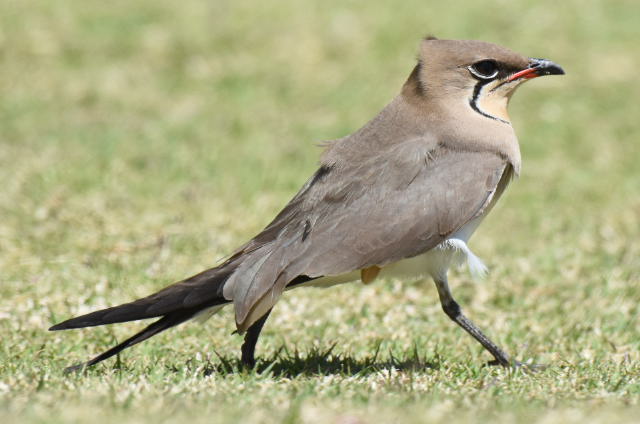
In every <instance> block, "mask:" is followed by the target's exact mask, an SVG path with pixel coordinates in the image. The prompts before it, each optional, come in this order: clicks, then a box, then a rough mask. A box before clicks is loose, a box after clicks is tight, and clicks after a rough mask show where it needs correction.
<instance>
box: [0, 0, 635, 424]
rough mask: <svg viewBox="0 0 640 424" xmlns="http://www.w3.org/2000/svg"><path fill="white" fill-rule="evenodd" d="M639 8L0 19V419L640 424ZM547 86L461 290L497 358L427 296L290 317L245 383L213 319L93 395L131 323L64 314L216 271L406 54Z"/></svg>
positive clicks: (450, 7)
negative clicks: (460, 53) (480, 266)
mask: <svg viewBox="0 0 640 424" xmlns="http://www.w3.org/2000/svg"><path fill="white" fill-rule="evenodd" d="M639 21H640V5H638V4H637V1H636V0H619V1H616V2H611V1H605V0H581V1H577V0H568V1H565V2H557V1H546V0H540V1H521V2H507V1H502V0H487V1H483V2H423V1H417V0H411V1H404V2H401V3H396V2H382V1H369V2H366V3H365V2H356V1H346V2H345V1H334V0H330V1H325V2H314V3H311V2H299V1H293V0H281V1H263V2H251V4H249V2H233V1H229V0H220V1H216V2H200V1H196V0H184V1H181V2H172V1H167V0H159V1H158V0H156V1H153V2H152V1H141V2H125V1H120V0H116V1H113V2H98V1H69V2H64V3H62V2H50V1H45V0H40V1H38V0H31V1H25V2H19V1H6V2H3V3H2V4H0V93H1V95H0V181H1V182H2V190H0V269H1V270H2V274H1V277H0V281H1V284H0V299H1V300H0V334H1V335H2V341H1V342H0V421H2V422H6V423H8V422H12V423H14V422H16V423H17V422H33V423H38V422H43V423H44V422H46V423H56V422H65V423H67V422H92V423H96V424H98V423H102V422H113V421H116V420H118V421H120V422H123V423H133V422H163V423H164V422H185V421H186V420H189V421H190V422H193V423H199V422H212V421H213V422H219V421H221V422H236V421H246V422H274V421H280V422H291V423H293V422H299V421H303V422H310V423H314V422H317V423H320V422H322V423H325V422H337V423H360V422H363V423H364V422H410V423H411V422H415V423H419V422H429V423H431V422H434V423H444V422H447V423H451V422H486V421H492V422H496V423H510V422H540V423H542V422H544V423H547V422H550V423H554V422H558V423H578V422H580V423H582V422H603V423H604V422H612V421H614V422H635V421H637V417H638V416H640V377H639V376H640V353H639V350H640V323H639V322H638V304H639V303H640V288H639V287H638V281H639V280H640V243H639V242H638V239H639V236H640V218H639V217H640V195H639V194H638V193H639V192H638V187H640V168H639V167H638V165H637V161H638V157H639V155H640V148H639V147H638V146H639V145H638V140H639V138H640V130H639V128H638V116H640V103H638V101H637V99H638V98H640V83H639V82H638V78H637V69H638V67H639V66H640V55H639V53H638V49H637V40H638V39H639V38H640V26H638V22H639ZM428 33H433V34H436V35H438V36H440V37H442V38H473V39H483V40H487V41H493V42H497V43H500V44H504V45H507V46H509V47H511V48H513V49H515V50H517V51H520V52H522V53H524V54H528V55H530V56H534V57H548V58H550V59H552V60H554V61H556V62H558V63H560V64H562V65H563V66H564V67H565V69H566V71H567V75H566V77H563V78H559V77H554V78H548V79H541V80H537V81H534V82H531V83H528V84H527V86H526V87H524V88H522V89H521V90H520V91H519V92H518V94H517V95H516V96H515V98H514V100H513V102H512V105H511V111H510V112H511V116H512V120H513V122H514V126H515V127H516V130H517V132H518V134H519V137H520V142H521V148H522V153H523V159H524V166H523V173H522V177H521V178H520V179H519V180H518V181H517V183H516V184H513V185H512V186H511V187H510V188H509V191H508V193H507V195H506V196H505V197H504V198H503V199H502V200H501V202H500V204H499V206H498V207H497V208H496V209H495V210H494V211H493V212H492V214H491V216H490V217H489V218H488V220H486V222H485V223H484V225H483V226H482V227H481V229H480V230H479V231H478V233H477V234H476V235H475V236H474V238H473V239H472V241H471V245H472V247H473V249H474V251H475V252H476V253H477V254H479V256H480V257H482V258H484V260H485V261H486V262H487V263H488V265H489V266H490V268H491V273H490V275H489V277H488V278H487V279H486V280H485V281H483V282H479V283H474V282H472V281H471V280H470V279H469V277H468V275H467V274H466V272H456V273H454V275H452V278H451V281H452V284H453V290H454V293H455V294H456V295H457V297H458V298H459V300H460V303H461V304H462V305H463V307H464V308H465V309H466V311H467V312H468V314H469V315H470V316H471V317H472V318H473V319H474V320H475V321H476V322H477V323H478V324H479V325H480V326H481V327H482V328H484V329H485V330H486V331H487V332H488V333H489V334H490V335H491V336H493V338H494V339H495V340H496V341H497V342H499V344H500V345H502V346H504V347H505V349H507V350H508V351H509V352H511V353H512V354H513V355H514V356H515V357H517V358H518V359H520V360H524V361H533V362H539V363H545V364H549V365H550V367H549V368H548V369H547V370H546V371H543V372H539V373H536V374H526V373H522V372H519V371H518V372H511V371H507V370H503V369H496V368H489V367H484V366H483V364H484V363H485V362H486V361H487V360H488V359H490V358H489V357H488V355H487V354H486V353H484V352H483V351H482V349H481V348H480V347H479V346H478V345H477V343H475V342H474V341H473V340H472V339H471V338H470V337H468V336H467V335H466V334H464V332H463V331H462V330H460V329H458V328H456V327H455V326H454V325H453V324H452V323H451V322H449V320H448V319H447V318H446V317H445V316H444V314H443V313H442V312H441V310H440V307H439V305H438V302H437V294H436V292H435V289H434V287H433V286H432V283H431V282H428V281H378V282H376V283H375V284H372V285H370V286H366V287H364V286H362V285H359V284H354V285H350V286H344V287H337V288H333V289H331V290H328V291H318V290H313V289H306V290H295V291H293V292H290V293H288V294H287V295H286V296H285V297H284V298H283V300H282V301H281V302H280V303H279V304H278V306H277V308H276V309H275V311H274V313H273V314H272V318H271V319H270V321H269V322H268V324H267V326H266V329H265V331H264V335H263V338H262V339H261V341H260V344H259V346H258V355H259V356H260V358H261V359H260V361H259V371H260V372H242V371H240V370H239V369H238V363H237V357H238V355H239V346H240V344H241V338H240V337H238V336H231V335H230V333H231V332H232V330H233V319H232V316H231V314H230V311H224V312H223V313H222V314H220V315H219V316H217V317H216V318H215V319H212V320H210V321H209V322H207V323H206V325H204V326H200V325H197V324H186V325H184V326H182V327H179V328H178V329H174V330H172V331H170V332H167V333H165V334H163V335H160V336H158V337H156V338H154V339H152V340H151V341H148V342H146V343H144V344H142V345H139V346H137V347H135V348H133V349H131V350H129V351H126V352H125V353H123V354H122V355H121V356H120V357H119V358H118V360H112V361H109V362H107V363H105V364H103V365H101V366H98V367H96V368H94V369H91V370H89V371H88V372H87V373H86V374H82V375H71V376H65V375H63V374H62V369H63V368H64V367H65V366H67V365H69V364H71V363H74V362H77V361H79V360H82V359H86V358H87V357H89V356H90V355H92V354H95V353H97V352H99V351H101V350H104V349H105V348H107V347H108V346H111V345H112V344H113V343H115V341H116V340H122V339H123V338H125V337H126V336H127V335H129V334H131V333H132V332H134V331H135V329H137V328H139V327H140V324H139V323H132V324H123V325H118V326H112V327H109V328H95V329H88V330H81V331H73V332H61V333H49V332H47V331H46V328H47V327H49V326H50V325H51V324H52V323H54V322H57V321H59V320H61V319H64V318H66V317H69V316H71V315H75V314H79V313H82V312H87V311H90V310H94V309H97V308H101V307H105V306H107V305H114V304H117V303H120V302H125V301H128V300H131V299H133V298H136V297H138V296H142V295H145V294H148V293H150V292H152V291H154V290H156V289H159V288H161V287H163V286H165V285H166V284H169V283H171V282H173V281H175V280H178V279H181V278H183V277H185V276H188V275H191V274H193V273H195V272H198V271H200V270H202V269H204V268H206V267H208V266H211V265H213V264H215V263H216V262H217V261H218V260H219V259H220V258H222V257H223V256H225V255H226V254H228V253H230V252H231V251H232V250H233V249H234V248H235V247H237V246H238V245H239V244H240V243H242V242H243V241H245V240H246V239H247V238H248V237H251V236H252V235H253V234H255V233H256V232H257V231H259V230H260V229H261V228H262V227H263V226H264V225H265V224H266V223H267V222H268V220H269V219H270V218H271V217H272V216H273V215H274V214H275V213H276V212H277V211H278V210H279V208H281V207H282V205H284V203H285V202H286V201H287V200H288V199H289V198H290V197H291V196H292V195H293V193H295V191H296V190H297V188H298V187H299V186H300V185H301V184H302V183H303V182H304V181H305V179H306V178H307V177H308V176H309V175H310V174H311V173H312V172H313V171H314V168H315V166H316V163H317V160H318V156H319V149H318V148H317V147H316V146H315V145H314V143H315V142H318V141H321V140H327V139H333V138H337V137H340V136H343V135H345V134H348V133H350V132H352V131H353V130H355V129H357V128H358V127H359V126H360V125H362V124H363V123H364V122H366V121H367V120H368V119H369V118H370V117H372V116H373V115H374V114H375V113H376V112H377V111H378V110H379V109H380V108H381V107H382V106H383V105H384V104H385V103H386V102H387V101H388V100H389V99H391V98H392V96H393V95H394V94H395V93H396V92H397V91H398V90H399V88H400V85H401V84H402V83H403V81H404V79H405V78H406V76H407V75H408V73H409V71H410V70H411V67H412V65H413V63H414V58H415V53H416V49H417V43H418V40H419V39H420V37H422V36H424V35H426V34H428Z"/></svg>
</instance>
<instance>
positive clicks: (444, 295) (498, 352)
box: [435, 277, 519, 367]
mask: <svg viewBox="0 0 640 424" xmlns="http://www.w3.org/2000/svg"><path fill="white" fill-rule="evenodd" d="M435 283H436V287H437V288H438V295H439V296H440V304H441V305H442V309H444V312H445V313H446V314H447V315H448V316H449V318H451V319H452V320H453V321H454V322H455V323H456V324H458V325H459V326H460V327H462V328H463V329H464V330H465V331H466V332H467V333H469V334H471V336H472V337H473V338H474V339H476V340H477V341H478V342H480V344H481V345H482V346H483V347H484V348H485V349H487V350H488V351H489V352H490V353H491V354H492V355H493V357H494V358H495V361H492V362H491V364H495V365H502V366H505V367H508V366H512V365H515V366H518V365H519V364H518V363H517V362H514V363H512V362H511V359H509V355H507V354H506V353H504V351H503V350H502V349H500V348H499V347H498V346H497V345H496V344H495V343H494V342H492V341H491V340H489V338H488V337H487V336H485V335H484V333H482V331H480V329H479V328H478V327H476V325H475V324H474V323H473V322H471V320H470V319H469V318H467V317H465V316H464V315H463V314H462V311H461V310H460V306H459V305H458V303H457V302H456V301H455V299H454V298H453V296H452V295H451V291H450V290H449V283H448V282H447V278H446V277H444V278H440V279H438V280H435Z"/></svg>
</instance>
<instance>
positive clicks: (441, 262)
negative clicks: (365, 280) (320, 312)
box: [296, 216, 486, 288]
mask: <svg viewBox="0 0 640 424" xmlns="http://www.w3.org/2000/svg"><path fill="white" fill-rule="evenodd" d="M482 218H483V217H482V216H479V217H477V218H475V219H473V220H471V221H469V222H468V223H467V224H466V225H464V226H463V227H461V228H460V229H459V230H458V231H456V232H455V233H454V234H452V235H451V236H450V237H449V238H448V239H447V240H444V241H443V242H442V243H440V244H439V245H438V246H436V247H434V248H433V249H431V250H428V251H427V252H425V253H423V254H421V255H418V256H414V257H412V258H406V259H402V260H399V261H397V262H394V263H392V264H388V265H385V266H383V267H381V268H380V272H379V274H378V275H377V276H378V277H381V278H399V279H411V278H423V277H432V278H440V277H443V276H444V275H445V274H446V272H447V270H448V269H449V267H450V266H451V265H452V264H455V263H463V262H465V261H466V262H467V263H468V264H469V268H470V270H471V273H472V274H473V275H474V276H476V275H480V276H482V274H484V273H485V272H486V268H485V267H484V264H483V263H482V261H480V259H478V258H477V257H476V256H475V255H474V254H473V253H472V252H471V250H470V249H469V247H468V246H467V244H466V242H467V240H469V238H470V237H471V235H472V234H473V232H474V231H475V230H476V228H478V225H480V222H481V221H482ZM360 278H361V274H360V270H356V271H351V272H347V273H344V274H340V275H332V276H325V277H320V278H317V279H315V280H311V281H309V282H307V283H303V284H301V285H300V286H304V287H317V288H327V287H331V286H335V285H338V284H344V283H350V282H353V281H358V280H360ZM296 287H298V286H296Z"/></svg>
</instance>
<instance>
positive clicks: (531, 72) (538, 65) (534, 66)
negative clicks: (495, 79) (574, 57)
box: [508, 59, 564, 82]
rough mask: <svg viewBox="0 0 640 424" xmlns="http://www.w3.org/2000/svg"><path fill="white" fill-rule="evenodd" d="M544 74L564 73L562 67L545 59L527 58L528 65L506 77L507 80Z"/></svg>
mask: <svg viewBox="0 0 640 424" xmlns="http://www.w3.org/2000/svg"><path fill="white" fill-rule="evenodd" d="M544 75H564V69H562V68H561V67H560V65H557V64H555V63H553V62H552V61H550V60H547V59H529V67H528V68H526V69H523V70H522V71H519V72H516V73H515V74H513V75H511V76H510V77H509V79H508V81H509V82H511V81H515V80H517V79H520V78H526V79H530V78H536V77H541V76H544Z"/></svg>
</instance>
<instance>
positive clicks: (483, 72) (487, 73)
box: [469, 60, 498, 79]
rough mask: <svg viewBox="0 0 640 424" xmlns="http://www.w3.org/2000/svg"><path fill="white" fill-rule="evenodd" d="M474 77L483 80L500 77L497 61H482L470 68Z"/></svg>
mask: <svg viewBox="0 0 640 424" xmlns="http://www.w3.org/2000/svg"><path fill="white" fill-rule="evenodd" d="M469 71H471V73H472V74H473V75H475V76H476V77H478V78H482V79H492V78H494V77H495V76H496V75H498V64H497V63H496V62H495V60H481V61H480V62H476V63H474V64H473V65H471V66H469Z"/></svg>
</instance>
